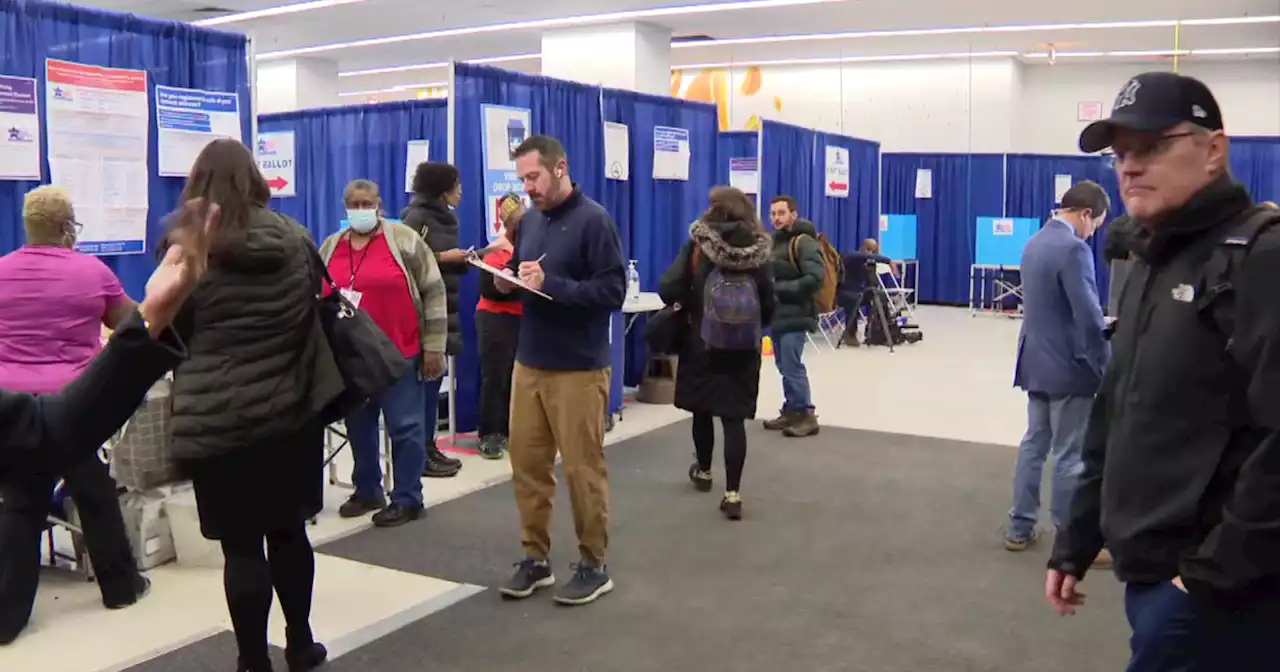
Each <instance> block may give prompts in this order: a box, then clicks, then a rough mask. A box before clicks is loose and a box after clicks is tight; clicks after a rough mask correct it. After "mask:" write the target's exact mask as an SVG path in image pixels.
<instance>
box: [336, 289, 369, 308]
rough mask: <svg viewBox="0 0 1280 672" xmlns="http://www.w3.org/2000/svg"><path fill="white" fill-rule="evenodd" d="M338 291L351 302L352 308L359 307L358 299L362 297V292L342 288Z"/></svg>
mask: <svg viewBox="0 0 1280 672" xmlns="http://www.w3.org/2000/svg"><path fill="white" fill-rule="evenodd" d="M338 291H340V292H341V293H342V298H344V299H346V300H347V301H348V302H350V303H351V306H352V307H353V308H359V307H360V299H361V298H363V297H364V294H361V293H360V292H357V291H356V290H354V289H342V290H338Z"/></svg>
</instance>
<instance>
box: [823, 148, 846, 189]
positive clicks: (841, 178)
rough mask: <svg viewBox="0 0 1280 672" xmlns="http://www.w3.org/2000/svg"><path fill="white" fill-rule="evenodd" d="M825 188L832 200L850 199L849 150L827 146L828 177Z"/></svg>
mask: <svg viewBox="0 0 1280 672" xmlns="http://www.w3.org/2000/svg"><path fill="white" fill-rule="evenodd" d="M823 186H824V188H825V189H826V193H827V196H828V197H830V198H849V150H848V149H846V148H844V147H834V146H832V145H827V175H826V179H825V180H823Z"/></svg>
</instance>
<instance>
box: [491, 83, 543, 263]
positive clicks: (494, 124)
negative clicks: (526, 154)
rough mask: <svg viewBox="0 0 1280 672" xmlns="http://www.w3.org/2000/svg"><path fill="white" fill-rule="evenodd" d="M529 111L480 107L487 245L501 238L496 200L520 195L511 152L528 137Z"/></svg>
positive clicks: (522, 190) (520, 182) (520, 188)
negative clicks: (509, 195)
mask: <svg viewBox="0 0 1280 672" xmlns="http://www.w3.org/2000/svg"><path fill="white" fill-rule="evenodd" d="M530 118H531V116H530V113H529V110H528V109H526V108H523V107H506V106H504V105H481V106H480V123H481V124H482V125H481V127H480V133H481V141H482V142H483V143H484V196H485V204H484V214H485V222H486V223H485V233H486V234H487V236H488V240H489V242H493V241H494V240H497V238H498V236H500V235H502V219H501V216H500V215H499V214H498V201H500V200H502V197H503V196H506V195H507V194H509V193H516V194H520V195H521V196H524V184H523V182H522V181H521V179H520V175H519V173H517V172H516V162H515V159H513V158H511V153H512V152H514V151H515V149H516V148H517V147H519V146H520V143H522V142H524V141H525V140H526V139H527V138H528V137H529V133H530V131H529V125H530Z"/></svg>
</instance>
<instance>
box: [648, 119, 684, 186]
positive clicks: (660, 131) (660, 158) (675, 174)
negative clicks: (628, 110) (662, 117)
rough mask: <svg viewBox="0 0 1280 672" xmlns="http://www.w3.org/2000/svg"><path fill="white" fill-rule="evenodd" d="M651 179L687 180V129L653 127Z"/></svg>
mask: <svg viewBox="0 0 1280 672" xmlns="http://www.w3.org/2000/svg"><path fill="white" fill-rule="evenodd" d="M653 179H655V180H680V181H682V182H687V181H688V180H689V129H687V128H676V127H674V126H654V127H653Z"/></svg>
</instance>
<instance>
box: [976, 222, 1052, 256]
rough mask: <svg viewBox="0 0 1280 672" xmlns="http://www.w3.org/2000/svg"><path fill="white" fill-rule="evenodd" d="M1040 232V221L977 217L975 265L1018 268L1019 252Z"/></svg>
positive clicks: (1020, 253) (1020, 254)
mask: <svg viewBox="0 0 1280 672" xmlns="http://www.w3.org/2000/svg"><path fill="white" fill-rule="evenodd" d="M1039 230H1040V220H1038V219H1032V218H1030V217H979V218H978V220H977V224H976V225H975V226H974V240H976V241H977V247H976V252H975V254H974V262H973V263H974V265H975V266H1021V265H1022V248H1024V247H1026V246H1027V241H1028V240H1031V236H1034V235H1036V231H1039Z"/></svg>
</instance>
